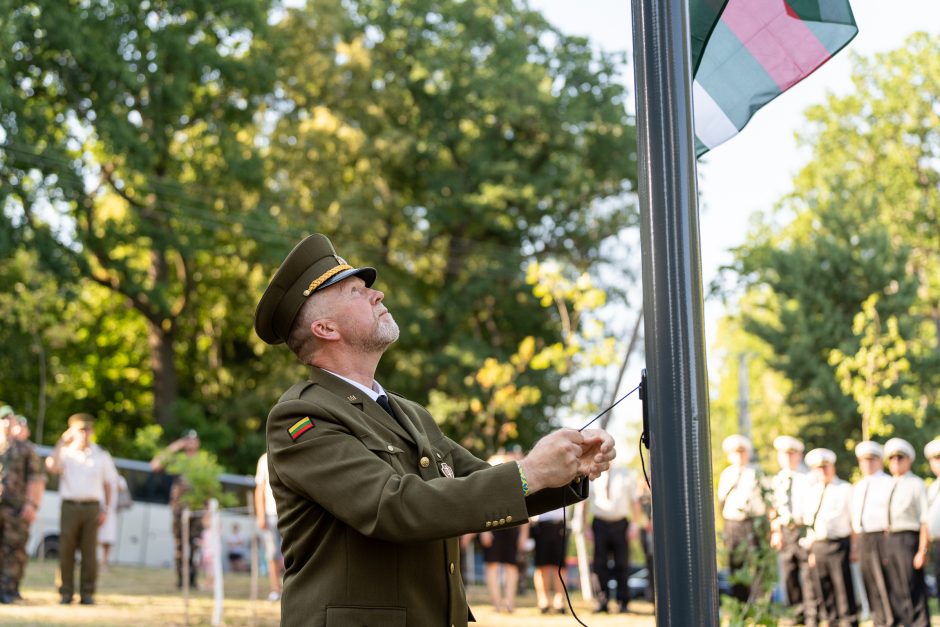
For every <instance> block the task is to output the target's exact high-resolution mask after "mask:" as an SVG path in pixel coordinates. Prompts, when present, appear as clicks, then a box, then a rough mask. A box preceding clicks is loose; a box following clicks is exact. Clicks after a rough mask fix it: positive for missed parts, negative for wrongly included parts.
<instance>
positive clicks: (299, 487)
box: [267, 368, 588, 627]
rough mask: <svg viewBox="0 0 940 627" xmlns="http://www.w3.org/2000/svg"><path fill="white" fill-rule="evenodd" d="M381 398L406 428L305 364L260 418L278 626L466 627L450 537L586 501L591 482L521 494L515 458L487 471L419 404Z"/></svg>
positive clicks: (349, 387)
mask: <svg viewBox="0 0 940 627" xmlns="http://www.w3.org/2000/svg"><path fill="white" fill-rule="evenodd" d="M389 400H390V403H391V405H392V407H393V409H394V410H395V412H396V413H397V415H398V416H399V417H402V418H403V420H402V423H403V424H404V426H402V424H399V422H398V421H396V420H395V418H393V417H391V416H389V415H388V414H387V413H386V412H385V411H384V410H383V409H382V408H381V407H380V406H379V405H378V404H377V403H375V402H374V401H372V399H371V398H369V397H368V396H367V395H366V394H365V393H364V392H362V391H361V390H359V389H358V388H356V387H355V386H352V385H350V384H349V383H347V382H345V381H343V380H341V379H339V378H337V377H335V376H333V375H331V374H329V373H327V372H325V371H323V370H320V369H318V368H313V369H312V373H311V378H310V380H309V381H306V382H304V383H300V384H297V385H295V386H293V387H292V388H291V389H290V390H288V391H287V392H286V393H285V394H284V396H282V397H281V399H280V400H279V401H278V404H277V405H275V407H274V408H273V409H272V410H271V413H270V415H269V416H268V422H267V441H268V465H269V473H270V480H271V488H272V490H273V492H274V498H275V500H276V502H277V512H278V527H279V529H280V532H281V534H282V536H283V554H284V567H285V574H284V589H283V596H282V599H281V624H282V625H285V626H293V625H298V626H299V625H303V626H311V627H337V626H339V627H347V626H350V625H356V626H357V627H405V626H409V627H412V626H413V627H434V626H440V625H452V626H454V625H467V622H468V614H469V610H468V607H467V601H466V595H465V593H464V587H463V581H462V580H461V576H460V558H459V555H460V551H459V547H458V542H457V537H458V536H460V535H461V534H465V533H475V532H481V531H486V530H489V529H493V528H496V527H502V526H513V525H518V524H522V523H525V522H526V521H527V519H528V517H529V516H533V515H535V514H540V513H542V512H546V511H549V510H552V509H556V508H558V507H561V506H562V505H565V504H568V505H570V504H572V503H575V502H577V501H580V500H583V499H584V498H586V497H587V492H588V490H587V484H588V482H587V481H579V482H576V483H573V484H572V485H571V486H569V487H566V488H561V489H556V490H542V491H540V492H538V493H536V494H532V495H529V496H528V497H523V495H522V487H521V484H520V480H519V471H518V467H517V465H516V464H515V463H506V464H501V465H499V466H490V465H489V464H487V463H486V462H483V461H481V460H479V459H477V458H476V457H474V456H473V455H472V454H471V453H470V452H469V451H467V450H466V449H464V448H463V447H461V446H460V445H458V444H457V443H455V442H454V441H452V440H450V439H449V438H447V437H446V436H444V435H443V434H442V433H441V431H440V429H439V428H438V426H437V424H436V423H435V421H434V419H433V418H432V417H431V415H430V414H429V413H428V412H427V411H426V410H425V409H424V408H423V407H421V406H420V405H418V404H416V403H413V402H411V401H408V400H406V399H404V398H401V397H399V396H396V395H394V394H392V393H389Z"/></svg>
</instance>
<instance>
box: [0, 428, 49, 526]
mask: <svg viewBox="0 0 940 627" xmlns="http://www.w3.org/2000/svg"><path fill="white" fill-rule="evenodd" d="M44 479H45V475H43V473H42V468H41V464H40V462H39V455H38V454H37V453H36V449H35V448H33V446H32V445H31V444H29V443H27V442H23V441H20V440H14V439H12V438H10V439H7V440H6V441H5V442H4V443H3V444H0V504H2V505H6V506H8V507H12V508H13V509H14V510H16V511H17V512H19V510H20V509H21V508H22V507H23V504H24V503H25V502H26V497H27V492H26V489H27V485H28V484H29V483H30V482H31V481H42V480H44Z"/></svg>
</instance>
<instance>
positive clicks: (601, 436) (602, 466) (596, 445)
mask: <svg viewBox="0 0 940 627" xmlns="http://www.w3.org/2000/svg"><path fill="white" fill-rule="evenodd" d="M581 436H582V437H583V438H584V440H583V441H582V442H581V455H580V456H579V457H578V474H580V475H583V476H587V477H588V478H589V479H590V480H591V481H593V480H595V479H597V478H598V477H600V476H601V473H602V472H605V471H607V469H609V468H610V462H612V461H613V460H614V458H615V457H617V451H616V449H615V448H614V439H613V438H612V437H610V434H609V433H607V432H606V431H604V430H603V429H585V430H584V431H582V432H581Z"/></svg>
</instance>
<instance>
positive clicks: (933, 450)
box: [924, 438, 940, 459]
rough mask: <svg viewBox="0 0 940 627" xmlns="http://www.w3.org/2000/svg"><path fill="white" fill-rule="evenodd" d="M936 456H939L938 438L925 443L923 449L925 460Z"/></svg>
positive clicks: (939, 445)
mask: <svg viewBox="0 0 940 627" xmlns="http://www.w3.org/2000/svg"><path fill="white" fill-rule="evenodd" d="M937 455H940V438H936V439H933V440H931V441H930V442H927V446H925V447H924V456H925V457H927V459H930V458H932V457H936V456H937Z"/></svg>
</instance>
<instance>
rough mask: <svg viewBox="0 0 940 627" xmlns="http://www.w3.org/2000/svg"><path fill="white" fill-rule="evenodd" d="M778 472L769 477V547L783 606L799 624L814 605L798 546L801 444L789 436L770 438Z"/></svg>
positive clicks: (803, 482) (804, 476)
mask: <svg viewBox="0 0 940 627" xmlns="http://www.w3.org/2000/svg"><path fill="white" fill-rule="evenodd" d="M774 449H775V450H776V451H777V463H778V464H779V465H780V471H779V472H778V473H777V474H776V475H774V478H773V495H772V499H773V510H772V511H771V520H770V546H772V547H773V548H774V549H775V550H776V551H777V552H778V553H779V555H780V563H781V567H782V570H783V588H784V591H785V592H786V596H787V605H789V607H790V608H791V610H792V611H793V614H794V616H793V617H794V618H795V619H796V622H797V623H802V622H803V616H804V615H805V606H806V605H808V604H813V605H815V603H816V595H815V594H814V593H813V585H812V577H811V575H810V573H809V564H808V563H807V558H808V555H807V552H806V549H805V548H803V547H802V546H801V545H800V537H802V535H803V533H804V528H803V511H802V503H803V499H802V495H803V494H805V492H806V490H807V489H808V488H809V485H810V480H809V474H808V473H807V472H806V466H805V465H804V464H803V443H802V442H800V441H799V440H797V439H796V438H794V437H792V436H789V435H781V436H779V437H777V438H775V439H774Z"/></svg>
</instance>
